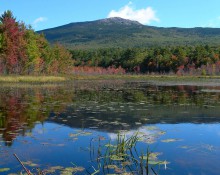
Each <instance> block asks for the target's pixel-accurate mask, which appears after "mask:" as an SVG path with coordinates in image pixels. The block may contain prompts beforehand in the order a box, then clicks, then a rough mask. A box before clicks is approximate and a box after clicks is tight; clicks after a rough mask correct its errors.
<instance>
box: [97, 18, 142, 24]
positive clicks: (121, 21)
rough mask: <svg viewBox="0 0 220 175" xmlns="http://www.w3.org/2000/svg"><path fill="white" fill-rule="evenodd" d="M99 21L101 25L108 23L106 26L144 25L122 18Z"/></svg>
mask: <svg viewBox="0 0 220 175" xmlns="http://www.w3.org/2000/svg"><path fill="white" fill-rule="evenodd" d="M98 21H99V22H100V23H106V24H123V25H142V24H141V23H139V22H138V21H133V20H129V19H124V18H120V17H111V18H105V19H100V20H98Z"/></svg>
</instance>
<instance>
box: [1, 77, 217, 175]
mask: <svg viewBox="0 0 220 175" xmlns="http://www.w3.org/2000/svg"><path fill="white" fill-rule="evenodd" d="M13 154H16V155H17V156H18V157H19V159H20V160H21V161H22V162H23V164H24V166H25V167H26V168H28V169H29V170H31V171H32V172H35V173H36V172H37V171H44V172H45V173H46V174H74V173H75V174H124V175H125V174H150V175H153V174H160V175H181V174H183V175H219V172H220V166H219V165H220V86H217V85H215V86H212V85H199V86H197V85H195V84H193V85H177V84H175V85H174V84H172V83H171V84H170V83H168V84H158V83H153V82H147V81H123V80H114V81H112V80H108V81H107V80H106V81H95V80H94V81H75V82H74V83H72V84H64V85H62V84H50V85H32V86H29V85H25V84H17V85H14V84H11V85H10V84H9V85H1V87H0V172H1V174H11V175H12V174H19V173H20V172H23V173H24V170H23V169H22V166H21V164H20V163H19V161H18V160H17V159H16V158H15V156H14V155H13ZM38 168H39V169H40V170H38Z"/></svg>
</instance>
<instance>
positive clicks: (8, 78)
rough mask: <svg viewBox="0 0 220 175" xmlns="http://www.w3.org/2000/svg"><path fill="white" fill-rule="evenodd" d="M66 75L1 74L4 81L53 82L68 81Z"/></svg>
mask: <svg viewBox="0 0 220 175" xmlns="http://www.w3.org/2000/svg"><path fill="white" fill-rule="evenodd" d="M67 79H68V78H67V77H64V76H0V82H3V83H51V82H64V81H67Z"/></svg>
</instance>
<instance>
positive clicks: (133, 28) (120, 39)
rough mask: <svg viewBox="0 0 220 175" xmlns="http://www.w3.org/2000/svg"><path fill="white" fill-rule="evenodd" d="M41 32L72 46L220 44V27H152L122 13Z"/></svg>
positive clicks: (56, 40)
mask: <svg viewBox="0 0 220 175" xmlns="http://www.w3.org/2000/svg"><path fill="white" fill-rule="evenodd" d="M38 33H44V34H45V37H46V38H47V39H48V40H49V41H50V42H51V43H55V42H59V43H61V44H63V45H65V46H67V47H68V48H70V49H73V48H80V49H92V48H106V47H122V48H125V47H148V46H165V45H196V44H210V45H220V28H201V27H196V28H177V27H172V28H163V27H153V26H145V25H142V24H140V23H139V22H137V21H131V20H127V19H123V18H119V17H114V18H106V19H101V20H96V21H88V22H77V23H70V24H67V25H63V26H59V27H55V28H51V29H46V30H41V31H38Z"/></svg>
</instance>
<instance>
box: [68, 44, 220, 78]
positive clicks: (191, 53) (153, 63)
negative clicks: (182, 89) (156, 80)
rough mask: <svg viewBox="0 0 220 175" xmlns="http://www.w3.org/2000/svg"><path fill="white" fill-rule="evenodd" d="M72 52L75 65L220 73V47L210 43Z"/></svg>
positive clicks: (147, 71)
mask: <svg viewBox="0 0 220 175" xmlns="http://www.w3.org/2000/svg"><path fill="white" fill-rule="evenodd" d="M71 53H72V55H73V59H74V65H75V66H77V67H85V68H86V70H88V67H104V68H109V67H111V68H117V70H116V72H118V71H119V70H120V72H123V71H122V70H121V69H123V70H124V71H125V72H135V73H159V74H168V73H175V74H179V75H184V74H190V75H201V74H202V75H217V74H219V73H220V47H214V46H213V47H210V46H208V45H205V46H203V45H198V46H173V47H168V46H167V47H153V48H127V49H122V48H109V49H97V50H72V51H71ZM118 69H119V70H118ZM111 71H113V70H111ZM113 73H114V72H113Z"/></svg>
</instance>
